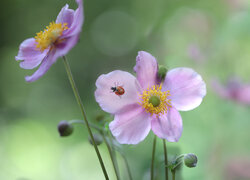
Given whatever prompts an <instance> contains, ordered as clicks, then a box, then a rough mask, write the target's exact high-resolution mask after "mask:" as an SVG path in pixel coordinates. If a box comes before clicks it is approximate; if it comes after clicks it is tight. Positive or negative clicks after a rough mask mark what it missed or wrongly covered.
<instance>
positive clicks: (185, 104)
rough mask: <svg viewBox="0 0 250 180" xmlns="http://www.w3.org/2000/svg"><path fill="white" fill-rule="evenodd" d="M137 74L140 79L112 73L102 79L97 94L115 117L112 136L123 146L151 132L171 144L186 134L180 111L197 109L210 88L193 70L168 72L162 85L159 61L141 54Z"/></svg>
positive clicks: (137, 63) (102, 76) (97, 97)
mask: <svg viewBox="0 0 250 180" xmlns="http://www.w3.org/2000/svg"><path fill="white" fill-rule="evenodd" d="M134 70H135V72H136V74H137V77H134V76H133V75H132V74H130V73H128V72H125V71H120V70H116V71H112V72H110V73H108V74H103V75H101V76H100V77H99V78H98V79H97V81H96V86H97V90H96V91H95V98H96V101H97V102H98V103H99V105H100V106H101V108H102V109H103V110H104V111H106V112H108V113H111V114H114V120H113V121H112V122H111V123H110V124H109V128H110V130H111V132H112V134H113V135H114V136H115V137H116V139H117V141H118V142H120V143H121V144H137V143H139V142H140V141H142V140H143V139H144V138H145V137H146V136H147V135H148V133H149V131H150V129H152V131H153V132H154V133H155V134H156V135H157V136H158V137H160V138H163V139H167V140H168V141H170V142H176V141H178V140H179V138H180V137H181V134H182V118H181V115H180V114H179V112H178V111H179V110H180V111H188V110H191V109H194V108H196V107H197V106H199V105H200V104H201V102H202V99H203V97H204V96H205V95H206V84H205V83H204V81H203V80H202V78H201V76H200V75H199V74H197V73H196V72H195V71H193V70H192V69H190V68H176V69H172V70H170V71H168V73H167V75H166V78H165V81H164V82H163V83H160V81H159V79H158V76H157V73H158V64H157V61H156V59H155V58H154V57H153V56H152V55H151V54H149V53H147V52H144V51H140V52H139V54H138V56H137V59H136V66H135V67H134Z"/></svg>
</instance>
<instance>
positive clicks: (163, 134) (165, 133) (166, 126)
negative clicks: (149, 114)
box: [151, 107, 182, 142]
mask: <svg viewBox="0 0 250 180" xmlns="http://www.w3.org/2000/svg"><path fill="white" fill-rule="evenodd" d="M151 126H152V131H153V132H154V133H155V134H156V135H157V136H158V137H159V138H162V139H166V140H168V141H169V142H177V141H178V140H179V138H180V137H181V134H182V118H181V115H180V113H179V112H178V111H177V110H176V109H175V108H173V107H172V108H170V110H169V111H168V112H167V113H166V114H165V115H162V116H160V117H159V118H154V119H153V120H152V123H151Z"/></svg>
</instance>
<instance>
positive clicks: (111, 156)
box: [101, 133, 120, 180]
mask: <svg viewBox="0 0 250 180" xmlns="http://www.w3.org/2000/svg"><path fill="white" fill-rule="evenodd" d="M101 135H102V138H103V141H104V143H105V144H106V146H107V148H108V152H109V155H110V158H111V161H112V164H113V167H114V170H115V175H116V178H117V180H119V179H120V176H119V172H118V166H117V163H116V162H115V158H114V153H113V151H112V149H111V147H110V145H109V143H108V141H107V139H106V137H105V135H104V133H101Z"/></svg>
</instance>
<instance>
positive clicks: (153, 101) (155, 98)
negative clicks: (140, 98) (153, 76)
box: [148, 96, 161, 107]
mask: <svg viewBox="0 0 250 180" xmlns="http://www.w3.org/2000/svg"><path fill="white" fill-rule="evenodd" d="M148 102H149V103H151V104H152V105H153V106H154V107H157V106H159V105H160V103H161V101H160V98H159V97H158V96H151V97H150V98H149V101H148Z"/></svg>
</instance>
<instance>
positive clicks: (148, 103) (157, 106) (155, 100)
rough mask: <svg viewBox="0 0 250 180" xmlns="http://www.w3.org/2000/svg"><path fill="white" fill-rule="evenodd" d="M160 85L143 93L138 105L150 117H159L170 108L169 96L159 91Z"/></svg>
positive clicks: (165, 92)
mask: <svg viewBox="0 0 250 180" xmlns="http://www.w3.org/2000/svg"><path fill="white" fill-rule="evenodd" d="M161 89H162V84H161V85H154V86H152V87H151V88H148V89H146V90H144V91H143V93H142V94H140V96H141V102H140V103H139V104H140V105H141V106H142V107H143V108H144V109H145V111H146V112H148V113H150V114H151V116H152V115H153V114H155V115H156V116H159V115H161V114H164V113H166V112H167V111H168V109H169V108H170V107H172V106H171V100H170V99H168V97H169V96H170V92H169V91H161Z"/></svg>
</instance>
